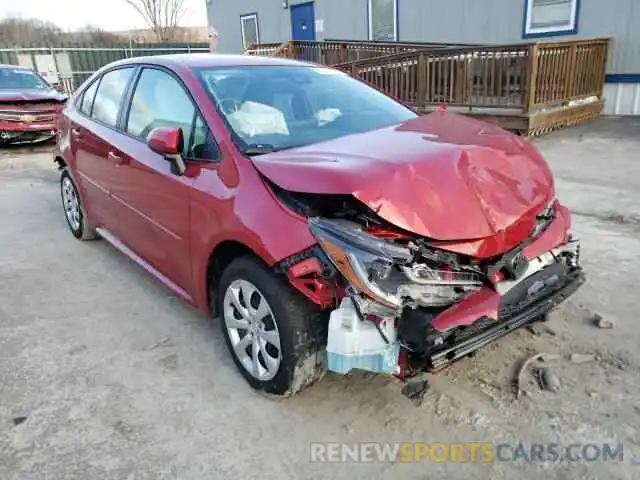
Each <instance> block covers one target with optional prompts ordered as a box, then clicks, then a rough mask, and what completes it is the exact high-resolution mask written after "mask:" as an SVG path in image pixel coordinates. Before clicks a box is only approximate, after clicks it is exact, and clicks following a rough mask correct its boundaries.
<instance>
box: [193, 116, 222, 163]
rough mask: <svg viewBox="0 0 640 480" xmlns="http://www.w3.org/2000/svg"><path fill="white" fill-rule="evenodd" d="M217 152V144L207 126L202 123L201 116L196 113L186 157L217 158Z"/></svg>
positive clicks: (199, 158) (198, 158)
mask: <svg viewBox="0 0 640 480" xmlns="http://www.w3.org/2000/svg"><path fill="white" fill-rule="evenodd" d="M218 153H219V152H218V145H217V144H216V142H215V140H214V139H213V136H212V135H211V131H210V130H209V127H207V124H206V123H204V121H203V120H202V117H201V116H200V115H197V116H196V121H195V123H194V126H193V138H192V140H191V145H190V147H189V152H188V155H187V157H188V158H193V159H196V160H218Z"/></svg>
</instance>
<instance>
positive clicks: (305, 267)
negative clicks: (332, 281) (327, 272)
mask: <svg viewBox="0 0 640 480" xmlns="http://www.w3.org/2000/svg"><path fill="white" fill-rule="evenodd" d="M310 274H315V275H322V265H320V260H318V259H317V258H307V259H306V260H303V261H301V262H300V263H296V264H295V265H293V266H292V267H291V268H290V269H289V275H291V276H292V277H296V278H298V277H302V276H304V275H310Z"/></svg>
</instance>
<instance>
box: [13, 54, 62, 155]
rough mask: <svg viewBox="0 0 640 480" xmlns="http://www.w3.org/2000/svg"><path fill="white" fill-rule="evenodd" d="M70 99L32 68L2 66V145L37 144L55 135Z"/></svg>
mask: <svg viewBox="0 0 640 480" xmlns="http://www.w3.org/2000/svg"><path fill="white" fill-rule="evenodd" d="M66 100H67V96H66V95H65V94H64V93H61V92H59V91H58V90H56V89H55V88H54V87H53V86H51V85H49V83H47V82H46V80H45V79H44V78H42V77H41V76H40V75H38V74H37V73H36V72H34V71H33V70H31V69H29V68H25V67H19V66H16V65H0V146H2V145H7V144H10V143H11V144H16V143H37V142H42V141H46V140H50V139H52V138H53V137H55V135H56V130H55V128H56V123H57V117H58V114H59V113H60V111H61V110H62V108H63V106H64V103H65V102H66Z"/></svg>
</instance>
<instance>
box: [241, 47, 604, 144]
mask: <svg viewBox="0 0 640 480" xmlns="http://www.w3.org/2000/svg"><path fill="white" fill-rule="evenodd" d="M608 47H609V39H607V38H599V39H592V40H575V41H565V42H536V43H525V44H513V45H458V44H437V43H419V42H415V43H411V42H392V43H389V42H364V41H346V40H332V41H324V42H294V41H290V42H285V43H283V44H269V45H264V44H263V45H255V46H252V47H250V48H249V50H248V51H247V52H246V53H247V54H252V55H275V56H283V57H288V58H295V59H298V60H303V61H308V62H314V63H320V64H325V65H330V66H333V67H334V68H338V69H341V70H344V71H345V72H348V73H349V74H351V75H353V76H355V77H358V78H360V79H362V80H363V81H366V82H368V83H370V84H371V85H373V86H375V87H377V88H379V89H381V90H383V91H384V92H386V93H388V94H389V95H391V96H393V97H395V98H397V99H398V100H400V101H402V102H403V103H405V104H407V105H410V106H412V107H414V108H416V109H417V110H419V111H423V112H429V111H432V110H433V109H435V108H436V107H438V106H440V105H442V104H446V105H447V107H448V108H451V109H453V110H455V111H459V112H461V113H464V114H467V115H471V116H474V117H478V118H482V119H484V120H488V121H491V122H494V123H497V124H499V125H500V126H502V127H504V128H507V129H509V130H513V131H516V132H518V133H521V134H523V135H542V134H545V133H548V132H550V131H553V130H557V129H559V128H563V127H567V126H571V125H576V124H579V123H583V122H585V121H588V120H592V119H594V118H597V117H598V116H599V115H600V113H601V112H602V107H603V105H604V98H603V90H604V77H605V67H606V63H607V52H608Z"/></svg>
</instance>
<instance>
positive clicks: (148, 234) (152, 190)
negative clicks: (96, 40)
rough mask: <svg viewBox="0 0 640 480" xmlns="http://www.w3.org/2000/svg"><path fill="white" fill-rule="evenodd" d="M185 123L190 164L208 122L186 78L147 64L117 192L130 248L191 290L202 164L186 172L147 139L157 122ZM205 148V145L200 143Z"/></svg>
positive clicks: (127, 130) (129, 122)
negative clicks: (193, 209)
mask: <svg viewBox="0 0 640 480" xmlns="http://www.w3.org/2000/svg"><path fill="white" fill-rule="evenodd" d="M167 126H170V127H179V128H181V129H182V131H183V136H184V139H185V145H184V149H183V152H182V156H183V157H184V159H185V161H186V162H187V164H188V163H189V162H193V161H198V160H195V157H196V156H200V157H204V156H206V155H203V154H202V153H197V152H195V151H194V150H195V149H194V142H193V139H194V138H196V137H197V136H198V135H195V134H194V131H196V130H197V131H198V132H199V136H200V137H202V135H203V134H202V129H203V128H204V129H206V126H205V124H204V122H202V119H201V116H200V114H199V112H198V109H197V108H196V106H195V104H194V102H193V101H192V98H191V96H190V95H189V94H188V93H187V91H186V89H185V87H184V86H183V84H182V82H181V81H180V80H179V79H178V78H177V77H176V76H174V75H173V74H172V73H171V72H169V71H167V70H164V69H161V68H155V67H144V68H143V69H142V70H141V71H140V72H139V76H138V78H137V81H136V84H135V87H134V89H133V91H132V93H131V98H130V103H129V110H128V112H127V114H126V115H125V116H124V118H123V125H122V129H123V133H122V134H121V135H120V139H119V141H118V149H117V150H115V149H114V150H112V152H111V153H112V154H113V155H115V156H116V157H117V158H118V159H119V162H120V163H119V165H118V169H117V180H116V182H115V183H114V190H113V198H114V202H115V203H116V205H117V209H118V225H119V232H118V236H119V237H120V238H121V240H122V241H124V242H125V243H126V244H127V246H128V247H129V248H131V249H132V250H133V251H134V252H136V254H138V255H139V256H140V257H142V258H143V260H145V261H146V262H148V263H149V264H151V266H153V267H154V268H155V269H156V270H158V271H159V272H160V273H162V274H163V275H164V276H166V277H167V278H168V279H169V280H170V281H171V282H173V283H174V284H175V285H177V286H178V287H179V288H180V289H182V290H184V291H185V292H190V291H192V272H191V262H190V244H189V233H190V221H189V220H190V219H189V215H190V208H189V207H190V205H189V201H190V195H189V192H190V188H191V186H192V185H193V183H194V182H195V181H196V179H197V170H198V169H193V168H191V169H188V171H187V173H186V174H185V175H182V176H180V175H175V174H173V173H172V172H171V165H170V163H169V162H168V161H167V160H166V159H165V158H164V157H163V156H162V155H159V154H158V153H155V152H154V151H152V150H151V149H150V148H149V147H148V146H147V143H146V138H147V136H148V134H149V133H150V132H151V131H152V130H153V129H154V128H157V127H167ZM199 148H200V147H199Z"/></svg>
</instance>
